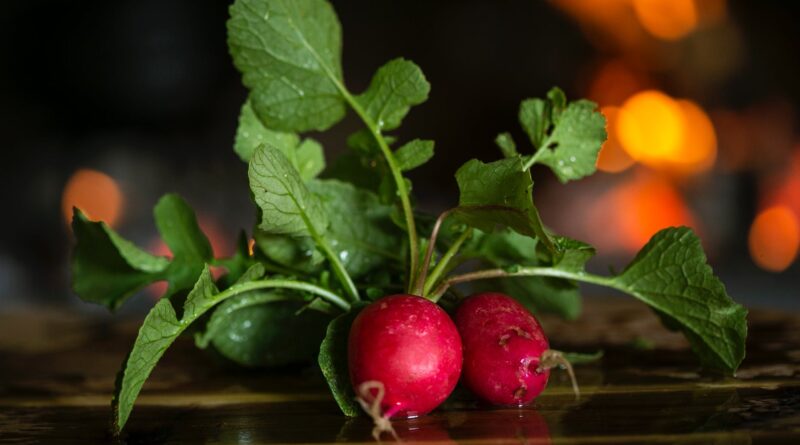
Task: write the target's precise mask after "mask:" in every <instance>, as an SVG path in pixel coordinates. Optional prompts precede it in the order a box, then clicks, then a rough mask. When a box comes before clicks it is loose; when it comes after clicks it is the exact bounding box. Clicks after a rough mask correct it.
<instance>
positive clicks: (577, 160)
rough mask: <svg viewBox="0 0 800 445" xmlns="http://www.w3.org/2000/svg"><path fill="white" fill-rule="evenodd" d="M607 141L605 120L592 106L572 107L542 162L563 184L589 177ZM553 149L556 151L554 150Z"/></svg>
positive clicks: (579, 104)
mask: <svg viewBox="0 0 800 445" xmlns="http://www.w3.org/2000/svg"><path fill="white" fill-rule="evenodd" d="M605 140H606V119H605V118H604V117H603V115H602V114H600V112H599V111H597V105H595V104H594V103H593V102H589V101H586V100H580V101H577V102H572V103H570V104H569V105H568V106H567V108H566V109H565V110H564V112H563V113H561V115H560V117H559V120H558V125H556V127H555V129H554V130H553V133H552V134H551V135H550V137H548V138H547V140H546V141H545V145H544V146H542V147H540V148H539V149H540V150H546V152H545V153H543V154H542V156H541V157H539V162H540V163H542V164H545V165H547V166H548V167H550V169H551V170H553V172H554V173H555V174H556V176H557V177H558V179H559V180H560V181H561V182H568V181H571V180H575V179H580V178H583V177H584V176H589V175H591V174H592V173H594V172H595V170H596V168H597V167H596V165H597V155H598V154H599V153H600V147H602V145H603V142H604V141H605ZM551 147H553V148H551Z"/></svg>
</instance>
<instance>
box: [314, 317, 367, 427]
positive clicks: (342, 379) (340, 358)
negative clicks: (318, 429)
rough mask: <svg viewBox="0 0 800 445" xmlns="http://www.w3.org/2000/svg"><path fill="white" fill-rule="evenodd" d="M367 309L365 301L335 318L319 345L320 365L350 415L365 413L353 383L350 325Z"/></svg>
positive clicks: (338, 402) (345, 412)
mask: <svg viewBox="0 0 800 445" xmlns="http://www.w3.org/2000/svg"><path fill="white" fill-rule="evenodd" d="M363 308H364V305H361V304H359V305H353V307H352V309H350V311H349V312H347V313H346V314H342V315H340V316H338V317H336V318H334V319H333V320H332V321H331V322H330V324H329V325H328V330H327V332H326V334H325V339H324V340H323V341H322V344H321V345H320V347H319V359H318V361H319V368H320V369H321V370H322V374H323V375H324V376H325V379H326V380H327V381H328V386H329V387H330V389H331V393H332V394H333V398H334V399H335V400H336V403H337V404H338V405H339V409H341V410H342V413H344V415H346V416H350V417H355V416H358V415H359V414H361V407H360V406H359V405H358V403H357V402H356V394H355V392H354V391H353V385H352V384H351V383H350V371H349V366H348V365H347V343H348V338H349V335H350V326H351V325H352V324H353V320H355V319H356V316H358V314H359V312H361V310H362V309H363Z"/></svg>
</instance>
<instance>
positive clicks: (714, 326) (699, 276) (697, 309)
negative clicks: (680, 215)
mask: <svg viewBox="0 0 800 445" xmlns="http://www.w3.org/2000/svg"><path fill="white" fill-rule="evenodd" d="M610 285H611V286H612V287H615V288H617V289H620V290H622V291H624V292H627V293H629V294H631V295H633V296H635V297H636V298H638V299H640V300H642V301H644V302H645V303H647V304H648V305H650V306H651V307H653V309H655V310H656V311H658V312H659V313H661V314H662V315H664V316H666V317H668V318H669V319H670V320H671V321H672V322H674V323H676V324H677V326H679V327H680V329H681V330H682V331H683V333H684V334H685V335H686V337H687V338H688V339H689V342H690V343H691V345H692V349H693V350H694V351H695V353H696V354H697V355H698V357H699V358H700V361H701V363H702V364H703V365H704V366H706V367H709V368H712V369H717V370H721V371H723V372H725V373H729V374H730V373H733V372H735V370H736V368H738V366H739V364H740V363H741V362H742V360H743V359H744V354H745V349H744V348H745V347H744V344H745V338H746V336H747V320H746V317H747V310H746V309H745V308H744V307H742V306H740V305H738V304H736V303H735V302H734V301H733V300H731V298H730V297H729V296H728V294H727V293H726V292H725V286H724V285H723V284H722V282H721V281H720V280H719V279H718V278H717V277H716V276H715V275H714V272H713V271H712V270H711V267H710V266H709V265H708V264H707V263H706V256H705V253H703V248H702V246H701V245H700V240H699V238H697V236H696V235H695V234H694V233H693V232H692V231H691V229H689V228H687V227H681V228H668V229H664V230H661V231H660V232H658V233H656V234H655V235H654V236H653V238H651V240H650V242H648V243H647V245H645V246H644V247H643V248H642V250H641V251H640V252H639V254H638V255H636V258H634V259H633V261H632V262H631V263H630V264H629V265H628V267H627V268H625V270H624V271H623V272H622V273H621V274H620V275H618V276H616V277H614V278H613V279H611V280H610Z"/></svg>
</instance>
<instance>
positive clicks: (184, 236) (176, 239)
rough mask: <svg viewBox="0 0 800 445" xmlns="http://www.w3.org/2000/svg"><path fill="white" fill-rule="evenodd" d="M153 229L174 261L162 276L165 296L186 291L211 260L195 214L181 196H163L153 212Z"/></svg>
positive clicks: (206, 241)
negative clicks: (164, 279) (159, 235)
mask: <svg viewBox="0 0 800 445" xmlns="http://www.w3.org/2000/svg"><path fill="white" fill-rule="evenodd" d="M153 213H154V215H155V220H156V227H158V231H159V233H160V234H161V238H162V239H163V240H164V242H165V243H166V244H167V246H168V247H169V249H170V251H171V252H172V255H173V258H172V262H171V263H170V265H169V267H168V268H167V270H166V272H165V275H166V278H167V282H168V283H169V287H168V288H167V293H166V294H165V296H170V295H172V294H174V293H175V292H178V291H180V290H183V289H189V288H191V287H192V284H193V283H194V282H195V280H196V279H197V276H198V275H199V274H200V271H201V270H202V269H203V266H204V265H205V263H206V262H210V261H211V260H212V259H213V258H214V252H213V251H212V249H211V243H210V242H209V241H208V238H206V236H205V234H203V231H202V230H201V229H200V226H199V225H198V224H197V218H196V217H195V215H194V211H193V210H192V208H191V207H189V205H188V204H187V203H186V201H184V200H183V199H182V198H181V197H180V196H178V195H176V194H167V195H164V196H163V197H162V198H161V199H160V200H159V201H158V203H157V204H156V206H155V208H154V209H153Z"/></svg>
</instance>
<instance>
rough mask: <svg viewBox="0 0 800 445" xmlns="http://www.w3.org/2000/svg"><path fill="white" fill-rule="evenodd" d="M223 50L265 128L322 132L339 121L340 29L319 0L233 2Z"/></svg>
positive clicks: (341, 109) (330, 10) (341, 107)
mask: <svg viewBox="0 0 800 445" xmlns="http://www.w3.org/2000/svg"><path fill="white" fill-rule="evenodd" d="M230 14H231V17H230V19H229V20H228V46H229V47H230V53H231V55H232V56H233V62H234V65H236V68H238V69H239V71H241V72H242V82H243V83H244V85H245V86H246V87H248V88H249V89H250V90H251V94H250V100H251V102H252V105H253V109H254V111H255V112H256V114H257V115H258V116H259V117H260V118H261V121H262V122H265V123H266V124H267V125H268V126H269V128H273V129H275V130H280V131H293V132H301V131H307V130H325V129H327V128H328V127H330V126H331V125H333V124H335V123H336V122H338V121H339V120H341V119H342V118H343V117H344V115H345V111H346V109H345V104H344V101H343V98H342V95H341V93H340V86H341V85H342V82H343V81H342V68H341V29H340V26H339V20H338V19H337V17H336V13H335V12H334V11H333V8H332V7H331V5H330V4H329V3H328V2H327V1H324V0H237V1H236V2H235V3H234V4H233V6H231V8H230Z"/></svg>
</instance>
